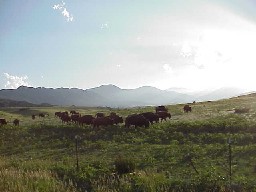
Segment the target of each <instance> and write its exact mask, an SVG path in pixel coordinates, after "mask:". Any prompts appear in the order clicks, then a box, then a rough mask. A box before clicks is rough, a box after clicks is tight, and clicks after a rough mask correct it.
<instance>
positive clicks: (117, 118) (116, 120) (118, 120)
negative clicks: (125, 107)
mask: <svg viewBox="0 0 256 192" xmlns="http://www.w3.org/2000/svg"><path fill="white" fill-rule="evenodd" d="M107 117H109V118H110V119H112V120H113V121H114V124H116V125H117V124H119V123H123V122H124V120H123V117H120V116H118V115H117V114H116V113H110V115H109V116H107Z"/></svg>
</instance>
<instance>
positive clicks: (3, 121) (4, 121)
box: [0, 118, 7, 126]
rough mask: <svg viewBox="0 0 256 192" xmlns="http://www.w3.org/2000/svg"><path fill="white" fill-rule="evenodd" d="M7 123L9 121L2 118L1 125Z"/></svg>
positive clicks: (0, 119)
mask: <svg viewBox="0 0 256 192" xmlns="http://www.w3.org/2000/svg"><path fill="white" fill-rule="evenodd" d="M1 125H7V121H6V120H5V119H4V118H0V126H1Z"/></svg>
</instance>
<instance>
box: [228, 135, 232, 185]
mask: <svg viewBox="0 0 256 192" xmlns="http://www.w3.org/2000/svg"><path fill="white" fill-rule="evenodd" d="M231 142H232V140H231V138H228V153H229V155H228V163H229V185H230V187H231V181H232V149H231Z"/></svg>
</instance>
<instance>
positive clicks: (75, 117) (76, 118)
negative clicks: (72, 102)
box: [70, 114, 81, 123]
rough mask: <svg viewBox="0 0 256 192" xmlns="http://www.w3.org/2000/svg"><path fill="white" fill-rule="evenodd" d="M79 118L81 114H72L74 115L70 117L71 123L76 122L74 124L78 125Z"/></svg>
mask: <svg viewBox="0 0 256 192" xmlns="http://www.w3.org/2000/svg"><path fill="white" fill-rule="evenodd" d="M79 117H81V116H80V115H79V114H72V115H71V116H70V118H71V121H72V122H74V123H78V119H79Z"/></svg>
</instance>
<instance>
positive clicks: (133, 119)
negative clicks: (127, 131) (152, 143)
mask: <svg viewBox="0 0 256 192" xmlns="http://www.w3.org/2000/svg"><path fill="white" fill-rule="evenodd" d="M131 125H134V126H135V127H137V126H138V127H142V126H144V127H149V120H147V119H146V118H145V117H144V116H143V115H141V114H132V115H129V116H128V117H126V119H125V127H128V128H129V127H130V126H131Z"/></svg>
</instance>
